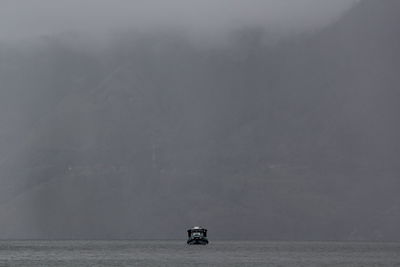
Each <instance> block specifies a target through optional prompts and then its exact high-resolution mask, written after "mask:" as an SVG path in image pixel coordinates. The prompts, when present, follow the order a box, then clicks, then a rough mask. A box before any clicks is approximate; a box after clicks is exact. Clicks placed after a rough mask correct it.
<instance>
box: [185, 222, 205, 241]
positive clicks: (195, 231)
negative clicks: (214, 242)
mask: <svg viewBox="0 0 400 267" xmlns="http://www.w3.org/2000/svg"><path fill="white" fill-rule="evenodd" d="M187 232H188V240H187V243H188V245H207V244H208V239H207V229H205V228H202V227H199V226H195V227H193V228H191V229H189V230H187Z"/></svg>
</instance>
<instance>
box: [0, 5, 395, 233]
mask: <svg viewBox="0 0 400 267" xmlns="http://www.w3.org/2000/svg"><path fill="white" fill-rule="evenodd" d="M399 13H400V3H399V2H398V1H396V0H381V1H374V0H364V1H361V3H359V4H358V5H356V6H354V7H353V8H352V9H351V10H350V11H349V12H347V13H346V14H345V15H343V16H342V17H341V18H340V19H338V20H337V21H336V22H335V23H333V24H332V25H330V26H328V27H326V28H324V29H322V30H320V31H318V32H314V33H312V34H307V35H303V36H293V37H290V38H287V39H284V40H281V41H279V42H277V43H266V42H265V40H266V39H268V35H266V34H267V33H266V32H265V31H264V30H263V29H260V28H247V29H242V30H238V31H236V32H232V35H231V39H230V40H231V41H230V43H229V44H228V45H221V46H211V47H209V46H207V47H202V46H197V45H196V44H193V42H191V41H190V40H188V39H186V38H184V37H182V36H180V35H179V34H176V33H172V32H171V33H168V32H167V33H155V34H152V33H148V34H140V35H137V34H130V33H125V34H123V35H122V34H121V35H120V38H117V39H116V40H114V41H113V42H112V43H111V44H110V45H109V46H107V47H106V48H102V49H99V50H95V49H90V48H89V49H88V48H87V47H85V46H83V45H82V46H81V45H74V44H71V43H70V42H68V41H66V40H65V39H63V38H60V37H51V38H43V39H41V40H40V41H38V42H36V43H34V44H24V45H20V46H17V47H9V46H7V45H3V46H1V47H0V62H1V63H0V80H1V81H2V88H3V89H2V90H1V94H2V95H1V97H0V101H1V105H0V109H1V110H0V111H1V113H0V124H1V125H2V131H1V132H0V147H1V151H2V152H0V160H1V161H0V170H1V174H2V175H1V177H2V178H1V180H0V184H1V187H0V192H1V194H0V195H1V197H0V215H1V218H2V220H1V221H0V225H1V227H0V237H3V238H180V237H183V235H182V236H181V232H182V231H183V232H182V233H184V230H185V229H186V228H187V227H188V226H192V225H197V224H203V225H205V226H207V227H208V228H209V229H212V232H213V237H215V238H227V239H234V238H236V239H285V240H332V239H335V240H400V235H399V233H398V231H396V228H397V227H396V226H397V225H398V224H399V223H400V216H399V209H400V198H399V197H398V194H397V192H398V189H399V186H400V182H399V180H398V173H399V169H400V168H399V166H400V165H399V162H398V159H399V154H400V142H399V141H398V138H397V137H398V136H400V132H399V130H400V127H399V126H398V123H397V120H398V115H399V114H400V113H399V111H400V110H399V105H398V103H399V100H400V93H399V90H398V87H399V84H400V78H399V75H398V70H399V69H400V68H399V67H400V52H399V49H398V47H400V46H399V42H400V37H399V36H400V35H399V31H400V30H399V28H398V27H397V25H399V20H400V19H399V18H400V16H399V15H400V14H399Z"/></svg>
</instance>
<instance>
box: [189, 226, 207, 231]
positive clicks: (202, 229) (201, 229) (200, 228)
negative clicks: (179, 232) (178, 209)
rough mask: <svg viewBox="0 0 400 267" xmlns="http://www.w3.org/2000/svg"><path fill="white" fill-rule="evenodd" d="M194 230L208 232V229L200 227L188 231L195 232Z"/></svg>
mask: <svg viewBox="0 0 400 267" xmlns="http://www.w3.org/2000/svg"><path fill="white" fill-rule="evenodd" d="M193 230H200V231H207V229H205V228H203V227H200V226H195V227H193V228H190V229H189V230H188V231H193Z"/></svg>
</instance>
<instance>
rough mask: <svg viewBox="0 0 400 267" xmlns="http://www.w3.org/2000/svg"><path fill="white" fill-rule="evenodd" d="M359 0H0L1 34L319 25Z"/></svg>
mask: <svg viewBox="0 0 400 267" xmlns="http://www.w3.org/2000/svg"><path fill="white" fill-rule="evenodd" d="M355 1H356V0H335V1H332V0H284V1H283V0H246V1H244V0H168V1H165V0H146V1H144V0H131V1H128V0H112V1H111V0H68V1H67V0H58V1H54V0H29V1H23V0H0V38H1V39H2V40H7V39H15V38H17V39H19V38H26V37H31V36H36V35H44V34H49V33H59V32H65V31H77V30H79V31H83V32H87V31H90V32H93V33H105V32H108V31H110V30H115V29H118V30H123V29H147V28H148V27H150V28H151V27H158V26H160V25H162V26H164V27H176V26H178V27H184V28H186V29H189V30H192V31H193V32H195V33H204V32H205V33H219V32H220V31H221V30H224V29H231V28H232V27H237V26H242V25H248V24H249V25H254V24H261V25H264V26H266V27H268V28H270V29H276V28H277V27H278V28H279V29H281V28H296V27H302V28H304V27H315V26H318V25H323V23H326V22H327V21H330V20H332V18H334V17H335V16H337V15H338V14H340V13H341V12H342V11H343V10H344V9H346V8H347V7H349V6H350V5H351V4H352V3H354V2H355Z"/></svg>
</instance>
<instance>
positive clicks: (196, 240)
mask: <svg viewBox="0 0 400 267" xmlns="http://www.w3.org/2000/svg"><path fill="white" fill-rule="evenodd" d="M187 243H188V245H207V244H208V240H207V239H205V238H190V239H189V240H188V241H187Z"/></svg>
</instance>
